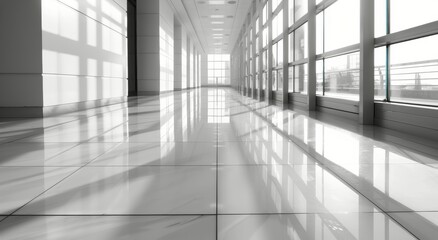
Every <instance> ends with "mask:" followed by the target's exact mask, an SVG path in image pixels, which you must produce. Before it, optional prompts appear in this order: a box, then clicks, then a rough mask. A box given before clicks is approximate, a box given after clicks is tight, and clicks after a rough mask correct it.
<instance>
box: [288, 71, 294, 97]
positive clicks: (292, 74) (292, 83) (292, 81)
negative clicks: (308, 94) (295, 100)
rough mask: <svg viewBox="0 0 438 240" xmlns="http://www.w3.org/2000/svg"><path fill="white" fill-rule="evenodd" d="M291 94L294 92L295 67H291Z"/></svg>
mask: <svg viewBox="0 0 438 240" xmlns="http://www.w3.org/2000/svg"><path fill="white" fill-rule="evenodd" d="M288 80H289V92H293V91H294V67H289V79H288Z"/></svg>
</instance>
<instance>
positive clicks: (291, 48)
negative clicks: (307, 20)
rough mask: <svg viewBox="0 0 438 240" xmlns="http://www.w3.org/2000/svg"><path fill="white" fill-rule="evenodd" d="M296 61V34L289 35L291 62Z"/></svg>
mask: <svg viewBox="0 0 438 240" xmlns="http://www.w3.org/2000/svg"><path fill="white" fill-rule="evenodd" d="M293 61H294V34H293V32H292V33H290V34H289V62H293Z"/></svg>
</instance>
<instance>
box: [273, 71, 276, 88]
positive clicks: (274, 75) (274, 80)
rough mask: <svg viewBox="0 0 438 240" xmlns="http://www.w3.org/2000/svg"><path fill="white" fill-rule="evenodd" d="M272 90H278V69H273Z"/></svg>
mask: <svg viewBox="0 0 438 240" xmlns="http://www.w3.org/2000/svg"><path fill="white" fill-rule="evenodd" d="M272 91H277V71H272Z"/></svg>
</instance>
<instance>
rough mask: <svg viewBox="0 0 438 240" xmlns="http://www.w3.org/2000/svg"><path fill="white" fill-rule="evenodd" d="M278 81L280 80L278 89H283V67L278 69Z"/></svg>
mask: <svg viewBox="0 0 438 240" xmlns="http://www.w3.org/2000/svg"><path fill="white" fill-rule="evenodd" d="M277 76H278V77H277V81H278V85H277V86H278V87H277V89H278V90H279V91H283V69H280V70H278V71H277Z"/></svg>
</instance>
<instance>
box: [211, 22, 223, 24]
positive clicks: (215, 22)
mask: <svg viewBox="0 0 438 240" xmlns="http://www.w3.org/2000/svg"><path fill="white" fill-rule="evenodd" d="M211 24H224V22H211Z"/></svg>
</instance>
